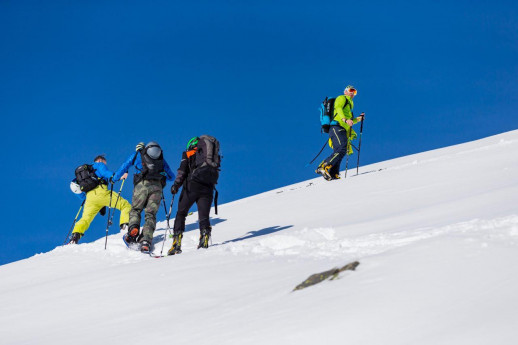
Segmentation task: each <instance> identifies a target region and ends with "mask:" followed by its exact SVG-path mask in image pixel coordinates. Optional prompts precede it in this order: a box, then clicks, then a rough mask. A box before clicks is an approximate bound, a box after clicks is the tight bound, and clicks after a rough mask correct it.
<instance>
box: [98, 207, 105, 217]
mask: <svg viewBox="0 0 518 345" xmlns="http://www.w3.org/2000/svg"><path fill="white" fill-rule="evenodd" d="M99 214H100V215H101V216H104V215H105V214H106V206H104V207H103V208H101V209H100V210H99Z"/></svg>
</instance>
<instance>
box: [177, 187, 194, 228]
mask: <svg viewBox="0 0 518 345" xmlns="http://www.w3.org/2000/svg"><path fill="white" fill-rule="evenodd" d="M195 201H196V199H193V198H191V196H190V192H187V190H186V189H185V187H184V188H183V189H182V193H181V194H180V200H179V201H178V211H177V212H176V217H175V219H174V226H173V234H174V235H178V234H182V233H183V232H184V230H185V218H186V217H187V214H188V213H189V209H190V208H191V206H192V205H193V204H194V202H195Z"/></svg>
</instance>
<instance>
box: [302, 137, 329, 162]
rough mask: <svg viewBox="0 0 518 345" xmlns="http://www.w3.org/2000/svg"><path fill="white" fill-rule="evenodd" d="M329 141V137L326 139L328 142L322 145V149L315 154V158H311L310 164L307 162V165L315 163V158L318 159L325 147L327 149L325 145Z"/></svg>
mask: <svg viewBox="0 0 518 345" xmlns="http://www.w3.org/2000/svg"><path fill="white" fill-rule="evenodd" d="M328 141H329V139H326V142H325V143H324V146H322V148H321V149H320V151H319V152H318V154H317V155H316V156H315V158H313V159H312V160H311V162H309V163H308V164H306V166H309V165H310V164H313V162H314V161H315V159H317V158H318V156H320V154H321V153H322V151H324V149H325V147H326V145H327V143H328Z"/></svg>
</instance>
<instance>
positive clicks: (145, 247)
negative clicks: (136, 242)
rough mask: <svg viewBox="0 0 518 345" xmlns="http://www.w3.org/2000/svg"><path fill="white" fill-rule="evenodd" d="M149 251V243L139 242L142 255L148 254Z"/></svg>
mask: <svg viewBox="0 0 518 345" xmlns="http://www.w3.org/2000/svg"><path fill="white" fill-rule="evenodd" d="M150 250H151V243H149V242H148V241H146V240H144V241H142V242H140V251H141V252H142V253H146V254H149V252H150Z"/></svg>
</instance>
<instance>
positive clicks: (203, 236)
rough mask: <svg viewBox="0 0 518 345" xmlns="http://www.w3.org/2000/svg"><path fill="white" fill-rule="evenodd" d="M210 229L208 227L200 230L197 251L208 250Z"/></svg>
mask: <svg viewBox="0 0 518 345" xmlns="http://www.w3.org/2000/svg"><path fill="white" fill-rule="evenodd" d="M211 230H212V228H211V227H210V226H209V227H208V228H206V229H201V230H200V243H199V244H198V249H200V248H209V240H210V232H211Z"/></svg>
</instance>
